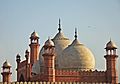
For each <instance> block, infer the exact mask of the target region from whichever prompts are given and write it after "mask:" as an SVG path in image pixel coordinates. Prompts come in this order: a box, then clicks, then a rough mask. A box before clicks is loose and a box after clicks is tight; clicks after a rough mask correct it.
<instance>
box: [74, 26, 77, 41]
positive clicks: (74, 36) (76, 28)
mask: <svg viewBox="0 0 120 84" xmlns="http://www.w3.org/2000/svg"><path fill="white" fill-rule="evenodd" d="M74 37H75V39H77V28H75V36H74Z"/></svg>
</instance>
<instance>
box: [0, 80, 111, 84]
mask: <svg viewBox="0 0 120 84" xmlns="http://www.w3.org/2000/svg"><path fill="white" fill-rule="evenodd" d="M0 84H111V83H105V82H100V83H98V82H93V83H88V82H44V81H43V82H42V81H41V82H11V83H7V82H0Z"/></svg>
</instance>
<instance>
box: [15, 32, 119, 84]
mask: <svg viewBox="0 0 120 84" xmlns="http://www.w3.org/2000/svg"><path fill="white" fill-rule="evenodd" d="M33 33H35V32H33ZM33 35H34V34H33ZM30 40H31V41H30V54H29V52H28V51H26V52H25V58H26V59H25V60H23V61H21V60H20V56H19V55H17V59H16V61H17V69H16V70H17V81H49V82H89V83H92V82H94V83H95V82H97V83H99V82H106V83H112V84H116V83H118V76H117V70H116V59H117V57H118V56H117V55H116V49H117V48H116V47H114V46H112V44H111V43H110V42H111V41H110V42H109V43H108V44H107V45H108V46H106V48H105V49H106V55H105V56H104V57H105V59H106V71H97V70H94V71H92V70H90V71H79V70H78V71H77V70H60V69H56V68H55V51H54V50H55V47H54V46H53V45H44V54H43V57H44V61H45V62H44V65H45V67H44V70H43V72H42V73H40V74H34V73H32V65H33V64H34V63H35V62H36V61H37V59H38V54H39V52H38V51H39V37H37V36H36V35H34V36H31V37H30ZM29 60H30V63H29Z"/></svg>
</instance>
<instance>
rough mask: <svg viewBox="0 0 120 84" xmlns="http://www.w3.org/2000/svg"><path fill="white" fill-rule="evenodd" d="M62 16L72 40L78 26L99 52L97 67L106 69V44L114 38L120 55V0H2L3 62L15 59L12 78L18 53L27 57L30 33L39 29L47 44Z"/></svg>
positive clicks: (0, 40)
mask: <svg viewBox="0 0 120 84" xmlns="http://www.w3.org/2000/svg"><path fill="white" fill-rule="evenodd" d="M59 18H61V24H62V31H63V32H64V34H65V35H66V36H67V37H68V38H69V39H70V40H71V41H72V40H74V29H75V27H76V28H77V29H78V38H79V40H80V42H81V43H83V44H85V45H86V46H87V47H88V48H90V49H91V51H92V52H93V54H94V56H95V59H96V67H95V68H96V69H98V70H105V59H104V54H105V50H104V48H105V44H106V43H107V42H108V41H109V40H110V38H111V39H112V40H113V41H114V42H115V43H116V45H117V47H118V54H119V55H120V50H119V49H120V0H0V58H1V59H0V64H1V65H0V66H2V64H3V62H4V61H5V60H6V59H7V60H8V61H9V62H10V63H11V65H12V80H16V73H15V72H16V71H15V69H16V59H15V58H16V55H17V54H18V53H19V54H20V55H21V57H22V59H24V52H25V50H26V49H29V37H30V34H31V33H32V32H33V31H34V30H35V31H36V32H37V33H38V34H39V37H40V45H41V46H43V44H44V42H45V41H46V40H47V38H48V36H50V37H51V38H53V37H54V36H55V34H56V33H57V32H58V30H57V29H58V19H59ZM118 67H120V64H118V66H117V68H118ZM118 71H120V69H119V70H118ZM0 78H1V77H0Z"/></svg>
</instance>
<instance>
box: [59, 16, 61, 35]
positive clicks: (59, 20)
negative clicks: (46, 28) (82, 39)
mask: <svg viewBox="0 0 120 84" xmlns="http://www.w3.org/2000/svg"><path fill="white" fill-rule="evenodd" d="M60 22H61V21H60V18H59V24H58V25H59V27H58V31H59V33H60V32H61V24H60Z"/></svg>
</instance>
